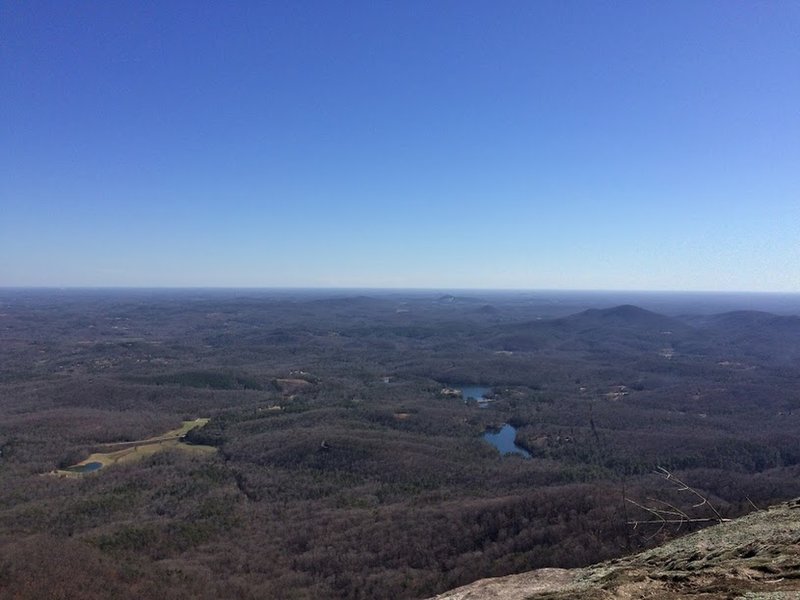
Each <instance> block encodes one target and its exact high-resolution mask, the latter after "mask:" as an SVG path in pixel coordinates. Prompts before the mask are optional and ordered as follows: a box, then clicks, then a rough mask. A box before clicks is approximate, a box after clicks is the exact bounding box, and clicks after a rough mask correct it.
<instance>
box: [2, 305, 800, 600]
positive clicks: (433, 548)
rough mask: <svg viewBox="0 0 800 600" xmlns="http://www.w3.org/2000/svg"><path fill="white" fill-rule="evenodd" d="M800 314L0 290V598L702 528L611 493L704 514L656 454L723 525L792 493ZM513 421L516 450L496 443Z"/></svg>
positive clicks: (155, 593)
mask: <svg viewBox="0 0 800 600" xmlns="http://www.w3.org/2000/svg"><path fill="white" fill-rule="evenodd" d="M798 314H800V298H798V297H791V296H788V297H772V296H762V297H756V296H752V297H751V296H724V295H720V296H708V297H706V296H701V295H685V296H679V295H657V294H652V295H640V296H636V295H633V294H629V295H627V296H625V295H612V294H577V293H575V294H567V293H562V294H556V293H551V294H543V293H542V294H534V293H521V292H520V293H510V292H508V293H500V292H496V293H489V292H486V293H478V292H469V293H467V292H464V293H455V292H452V293H449V294H434V293H430V292H403V293H401V292H363V293H360V292H354V291H342V292H328V293H323V292H303V291H256V290H244V291H233V290H225V291H221V290H218V291H213V290H175V291H163V290H162V291H147V290H117V291H112V290H107V291H104V290H83V291H81V290H67V291H58V290H2V291H0V596H2V597H3V598H6V597H8V598H21V599H22V598H37V599H40V598H82V599H87V600H91V599H93V598H97V599H100V598H109V597H115V598H137V599H150V598H153V599H154V598H158V599H173V598H175V599H177V598H187V599H188V598H209V599H210V598H242V599H250V598H253V599H255V598H296V599H301V598H341V599H359V598H363V599H373V598H374V599H380V598H386V599H389V598H422V597H426V596H430V595H433V594H435V593H437V592H441V591H443V590H446V589H449V588H452V587H455V586H458V585H462V584H465V583H468V582H470V581H473V580H475V579H478V578H481V577H489V576H497V575H504V574H508V573H512V572H517V571H522V570H527V569H532V568H537V567H545V566H560V567H572V566H580V565H586V564H589V563H592V562H596V561H598V560H602V559H606V558H610V557H614V556H619V555H622V554H625V553H629V552H631V551H634V550H636V549H639V548H642V547H645V546H647V545H653V544H657V543H659V542H660V541H663V540H664V539H665V538H667V537H670V536H675V535H680V534H682V533H685V532H687V531H690V530H691V527H690V525H692V526H693V527H698V526H702V523H699V524H690V523H687V524H684V525H682V526H672V525H670V526H669V527H660V526H658V525H657V524H653V525H648V524H644V525H642V526H639V527H633V526H632V525H631V524H630V522H631V521H635V520H647V519H648V516H647V513H646V512H643V511H642V510H641V509H638V508H637V506H636V505H635V504H633V503H632V502H629V501H628V500H626V499H630V500H634V501H636V502H638V503H640V504H645V505H646V504H647V503H648V502H650V503H652V502H661V503H668V504H669V505H673V506H676V507H680V509H681V510H683V511H686V512H687V514H690V515H691V516H692V517H695V518H697V519H700V520H701V521H702V520H703V519H706V518H707V519H708V522H709V523H711V522H713V519H714V514H713V513H712V512H710V511H709V509H708V506H707V505H706V506H703V507H699V508H693V507H692V506H693V505H694V504H697V502H696V498H691V497H687V495H686V493H685V492H681V491H680V488H679V487H676V486H675V485H673V483H672V482H671V481H669V480H666V479H665V478H664V477H663V474H662V473H661V472H660V471H658V467H662V468H664V469H667V470H668V471H669V472H671V473H674V474H675V475H676V476H679V477H680V479H681V480H682V481H685V482H689V483H690V484H691V485H692V487H693V488H694V489H695V490H696V491H698V493H700V494H701V495H702V496H703V497H705V498H707V499H708V500H709V503H710V505H711V506H713V507H714V508H715V509H716V510H717V511H718V512H719V513H720V514H722V515H724V516H725V517H735V516H738V515H741V514H744V513H745V512H748V511H751V510H754V509H755V508H757V507H760V506H765V505H768V504H770V503H773V502H777V501H780V500H784V499H788V498H791V497H796V496H800V444H799V443H798V441H799V439H800V434H799V433H798V432H800V317H798V316H797V315H798ZM465 386H483V387H486V388H488V389H489V390H490V391H489V392H488V394H487V401H486V402H481V403H478V402H476V401H475V400H473V399H470V398H467V399H464V398H463V396H462V395H461V394H460V393H459V392H458V391H459V390H461V389H462V388H463V387H465ZM200 417H206V418H209V421H208V423H207V424H206V425H205V426H203V427H197V428H195V429H192V430H191V431H189V432H188V433H187V434H186V435H185V437H183V438H181V441H180V444H175V445H170V446H164V447H163V448H159V450H160V451H153V452H149V451H148V452H143V451H141V449H140V448H139V447H137V440H148V439H159V438H158V436H159V435H161V434H162V433H163V432H166V431H169V430H174V429H175V428H176V427H180V425H181V423H182V422H184V421H187V420H191V419H197V418H200ZM503 424H510V425H512V426H513V427H514V428H516V440H515V441H516V444H517V445H518V446H520V447H521V448H524V449H526V450H528V451H529V452H530V454H531V458H529V459H526V458H524V457H522V456H518V455H505V456H501V455H500V453H499V452H498V451H497V450H496V449H495V448H494V447H493V446H492V445H490V444H489V443H487V441H486V440H485V439H484V437H483V434H484V433H485V432H487V431H491V430H494V429H496V428H498V427H499V426H501V425H503ZM207 446H212V447H213V448H214V449H215V450H214V451H212V452H193V451H192V449H193V448H200V447H207ZM117 448H123V449H130V450H131V452H130V453H128V454H125V456H126V457H127V458H125V460H120V461H119V463H118V464H111V465H107V466H103V468H101V469H99V470H97V471H94V472H91V473H74V472H72V471H70V470H69V469H70V467H72V466H73V465H76V464H81V463H82V461H83V462H85V461H86V460H88V457H90V455H93V453H98V452H104V451H106V450H111V449H117ZM122 454H124V453H122ZM122 454H120V455H122ZM653 499H655V500H653Z"/></svg>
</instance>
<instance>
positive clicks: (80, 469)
mask: <svg viewBox="0 0 800 600" xmlns="http://www.w3.org/2000/svg"><path fill="white" fill-rule="evenodd" d="M102 467H103V463H101V462H90V463H86V464H85V465H78V466H75V467H67V468H66V469H64V470H65V471H72V472H73V473H91V472H92V471H97V470H98V469H101V468H102Z"/></svg>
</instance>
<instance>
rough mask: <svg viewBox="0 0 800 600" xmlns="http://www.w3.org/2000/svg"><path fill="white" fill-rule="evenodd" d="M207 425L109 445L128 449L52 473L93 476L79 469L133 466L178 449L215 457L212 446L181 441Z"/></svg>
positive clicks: (100, 454)
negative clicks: (140, 461) (97, 464)
mask: <svg viewBox="0 0 800 600" xmlns="http://www.w3.org/2000/svg"><path fill="white" fill-rule="evenodd" d="M207 423H208V419H205V418H201V419H194V420H191V421H184V422H183V424H182V425H181V426H180V427H178V428H177V429H171V430H170V431H167V432H166V433H164V434H162V435H159V436H155V437H151V438H147V439H143V440H137V441H132V442H117V443H114V444H106V446H120V445H125V446H126V447H125V448H122V449H120V450H114V451H112V452H95V453H93V454H90V455H89V456H88V457H87V458H85V459H83V460H82V461H80V462H78V463H75V464H74V465H71V466H70V467H67V468H66V469H56V470H55V471H52V472H51V474H52V475H56V476H58V477H82V476H83V475H86V474H87V473H93V472H95V471H87V472H80V471H77V470H75V469H79V468H80V467H83V466H85V465H88V464H91V463H100V464H101V465H102V466H101V467H99V468H98V469H96V470H99V469H104V468H105V467H108V466H110V465H116V464H126V463H132V462H136V461H139V460H142V459H143V458H146V457H148V456H152V455H153V454H155V453H157V452H162V451H163V450H168V449H177V450H181V451H183V452H190V453H195V454H213V453H214V452H216V448H214V447H212V446H201V445H192V444H186V443H184V442H183V441H181V438H182V437H183V436H185V435H186V434H187V433H188V432H189V431H191V430H192V429H195V428H197V427H203V426H204V425H206V424H207Z"/></svg>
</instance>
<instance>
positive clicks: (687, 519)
mask: <svg viewBox="0 0 800 600" xmlns="http://www.w3.org/2000/svg"><path fill="white" fill-rule="evenodd" d="M655 473H656V474H658V475H661V476H663V477H664V478H665V479H666V480H667V481H669V482H670V483H671V484H673V485H674V486H675V489H676V490H677V491H678V492H685V493H686V494H687V495H689V496H692V497H693V499H694V500H695V501H698V500H699V502H697V503H696V504H693V505H692V506H691V508H690V509H687V510H695V509H699V508H701V507H704V506H705V507H707V509H708V510H710V511H711V513H712V514H713V516H710V517H696V516H691V515H689V514H688V513H687V512H686V511H684V510H683V509H681V508H678V507H677V506H675V505H674V504H671V503H669V502H666V501H664V500H659V499H658V498H647V500H646V501H645V502H638V501H636V500H633V499H631V498H627V497H625V501H626V502H628V503H630V504H632V505H633V506H636V507H637V508H639V509H641V510H643V511H645V512H647V513H648V514H650V515H651V516H652V518H651V519H629V520H628V521H627V523H628V525H632V526H633V528H634V529H636V528H637V527H639V526H640V525H659V528H658V529H657V530H656V532H655V533H654V534H653V535H651V536H649V537H650V538H653V537H655V536H657V535H658V534H659V533H660V532H661V531H662V530H663V529H664V527H666V526H668V525H676V526H677V528H676V531H677V530H679V529H680V528H681V527H683V525H684V524H686V523H711V522H716V523H723V522H725V521H730V519H726V518H724V517H723V516H722V515H721V514H720V512H719V511H718V510H717V509H716V508H715V507H714V505H713V504H712V503H711V502H710V501H709V500H708V497H706V496H704V495H703V494H701V493H700V492H699V491H698V490H696V489H695V488H693V487H692V486H690V485H688V484H687V483H685V482H684V481H682V480H680V479H678V478H677V477H676V476H675V475H674V474H672V473H671V472H670V471H668V470H667V469H665V468H664V467H657V469H656V471H655Z"/></svg>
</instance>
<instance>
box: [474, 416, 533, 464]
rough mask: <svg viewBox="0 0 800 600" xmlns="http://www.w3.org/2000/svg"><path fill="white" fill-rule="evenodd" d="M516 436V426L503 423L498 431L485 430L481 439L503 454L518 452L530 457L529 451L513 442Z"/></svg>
mask: <svg viewBox="0 0 800 600" xmlns="http://www.w3.org/2000/svg"><path fill="white" fill-rule="evenodd" d="M516 437H517V430H516V428H515V427H512V426H511V425H509V424H508V423H506V424H505V425H503V426H502V427H501V428H500V430H499V431H487V432H486V433H484V434H483V439H485V440H486V441H487V442H489V443H490V444H491V445H492V446H494V447H495V448H497V451H498V452H499V453H500V454H502V455H503V456H505V455H506V454H519V455H520V456H522V457H524V458H530V457H531V453H530V452H528V451H527V450H525V448H523V447H521V446H518V445H517V444H516V443H515V442H514V440H515V439H516Z"/></svg>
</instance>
